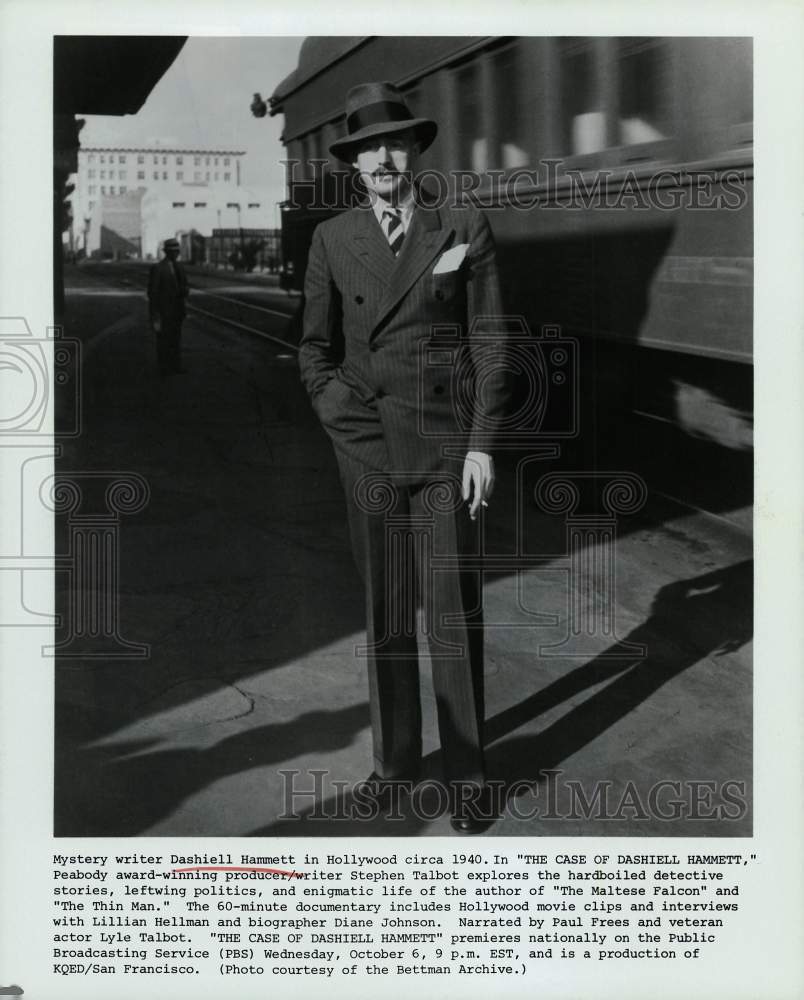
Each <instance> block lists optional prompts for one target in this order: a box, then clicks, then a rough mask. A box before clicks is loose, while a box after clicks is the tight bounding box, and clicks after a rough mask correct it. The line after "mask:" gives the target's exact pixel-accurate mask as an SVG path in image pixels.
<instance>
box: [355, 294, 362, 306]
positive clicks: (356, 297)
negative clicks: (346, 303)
mask: <svg viewBox="0 0 804 1000" xmlns="http://www.w3.org/2000/svg"><path fill="white" fill-rule="evenodd" d="M355 302H356V303H357V304H358V305H359V306H362V305H363V296H362V295H355Z"/></svg>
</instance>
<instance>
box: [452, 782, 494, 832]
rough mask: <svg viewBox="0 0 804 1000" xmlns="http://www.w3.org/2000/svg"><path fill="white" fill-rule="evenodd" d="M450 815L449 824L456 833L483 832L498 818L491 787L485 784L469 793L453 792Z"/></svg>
mask: <svg viewBox="0 0 804 1000" xmlns="http://www.w3.org/2000/svg"><path fill="white" fill-rule="evenodd" d="M454 795H455V799H457V801H454V802H453V807H452V816H451V817H450V821H449V824H450V826H451V827H452V829H453V830H454V831H455V832H456V833H463V834H472V833H483V831H484V830H488V828H489V827H490V826H491V825H492V823H494V821H495V820H496V819H497V818H498V810H497V809H496V808H495V805H494V802H493V797H492V795H491V789H490V788H489V787H488V786H487V785H482V786H479V787H477V788H475V789H474V790H473V792H472V794H471V795H469V796H467V795H459V794H458V792H457V791H455V792H454Z"/></svg>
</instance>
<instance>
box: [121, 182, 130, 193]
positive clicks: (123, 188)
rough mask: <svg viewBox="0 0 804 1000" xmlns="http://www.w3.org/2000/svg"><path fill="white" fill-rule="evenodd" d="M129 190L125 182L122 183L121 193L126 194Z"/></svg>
mask: <svg viewBox="0 0 804 1000" xmlns="http://www.w3.org/2000/svg"><path fill="white" fill-rule="evenodd" d="M127 190H128V188H127V187H126V185H125V184H121V185H120V194H125V193H126V191H127Z"/></svg>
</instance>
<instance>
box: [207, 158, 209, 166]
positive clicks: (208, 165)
mask: <svg viewBox="0 0 804 1000" xmlns="http://www.w3.org/2000/svg"><path fill="white" fill-rule="evenodd" d="M207 166H209V157H207Z"/></svg>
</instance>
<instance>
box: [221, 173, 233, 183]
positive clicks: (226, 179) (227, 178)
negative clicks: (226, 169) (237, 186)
mask: <svg viewBox="0 0 804 1000" xmlns="http://www.w3.org/2000/svg"><path fill="white" fill-rule="evenodd" d="M231 177H232V175H231V174H224V175H223V179H224V180H225V181H228V180H230V179H231Z"/></svg>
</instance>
